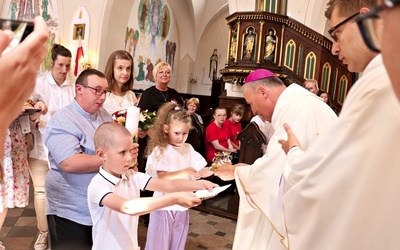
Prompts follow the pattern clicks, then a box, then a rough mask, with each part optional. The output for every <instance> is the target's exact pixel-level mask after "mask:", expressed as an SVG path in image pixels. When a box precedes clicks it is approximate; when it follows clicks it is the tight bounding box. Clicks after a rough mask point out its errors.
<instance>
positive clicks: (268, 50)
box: [264, 29, 276, 61]
mask: <svg viewBox="0 0 400 250" xmlns="http://www.w3.org/2000/svg"><path fill="white" fill-rule="evenodd" d="M265 44H266V46H265V54H264V61H274V59H275V45H276V36H275V35H274V30H273V29H269V30H268V36H267V37H266V39H265Z"/></svg>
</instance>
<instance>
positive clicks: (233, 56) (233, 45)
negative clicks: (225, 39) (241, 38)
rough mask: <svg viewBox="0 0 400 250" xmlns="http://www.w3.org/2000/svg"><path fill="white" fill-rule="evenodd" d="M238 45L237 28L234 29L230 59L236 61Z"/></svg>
mask: <svg viewBox="0 0 400 250" xmlns="http://www.w3.org/2000/svg"><path fill="white" fill-rule="evenodd" d="M236 46H237V30H236V28H235V29H234V30H233V31H232V40H231V47H230V49H229V59H230V60H231V61H235V58H236Z"/></svg>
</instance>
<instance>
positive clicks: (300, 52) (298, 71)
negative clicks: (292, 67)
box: [296, 45, 303, 76]
mask: <svg viewBox="0 0 400 250" xmlns="http://www.w3.org/2000/svg"><path fill="white" fill-rule="evenodd" d="M302 62H303V46H302V45H300V46H299V56H298V58H297V71H296V74H297V75H298V76H300V75H301V69H302V66H303V64H302Z"/></svg>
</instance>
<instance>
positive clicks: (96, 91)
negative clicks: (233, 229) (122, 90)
mask: <svg viewBox="0 0 400 250" xmlns="http://www.w3.org/2000/svg"><path fill="white" fill-rule="evenodd" d="M82 86H83V85H82ZM83 87H84V88H89V89H92V90H94V94H95V95H97V96H102V95H106V96H110V94H111V91H110V90H108V89H107V90H102V89H96V88H93V87H90V86H83Z"/></svg>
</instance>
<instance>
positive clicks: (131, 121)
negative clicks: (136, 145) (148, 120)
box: [125, 106, 140, 138]
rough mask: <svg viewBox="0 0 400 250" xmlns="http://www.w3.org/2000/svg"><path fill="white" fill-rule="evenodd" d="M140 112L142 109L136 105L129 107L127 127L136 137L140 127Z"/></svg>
mask: <svg viewBox="0 0 400 250" xmlns="http://www.w3.org/2000/svg"><path fill="white" fill-rule="evenodd" d="M139 113H140V110H139V108H138V107H136V106H132V107H129V108H128V109H127V113H126V122H125V127H126V128H127V129H128V130H129V132H131V134H132V136H133V137H134V138H135V137H136V136H137V133H138V128H139Z"/></svg>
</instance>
